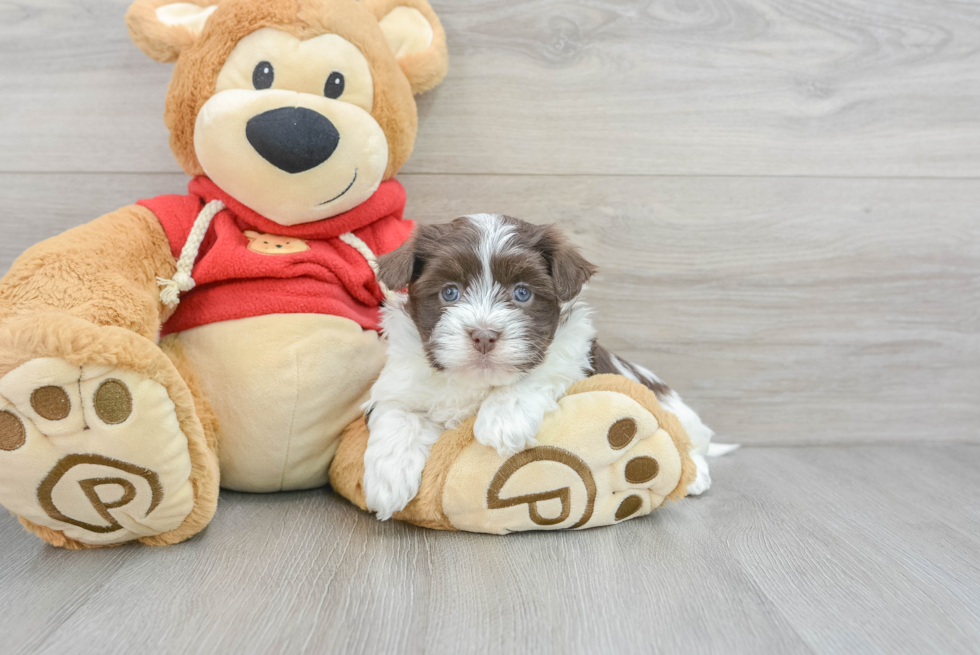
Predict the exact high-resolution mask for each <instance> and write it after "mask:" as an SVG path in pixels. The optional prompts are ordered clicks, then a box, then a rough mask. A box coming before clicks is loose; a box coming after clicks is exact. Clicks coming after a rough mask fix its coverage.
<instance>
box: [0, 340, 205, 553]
mask: <svg viewBox="0 0 980 655" xmlns="http://www.w3.org/2000/svg"><path fill="white" fill-rule="evenodd" d="M190 474H191V461H190V453H189V451H188V447H187V437H186V436H185V435H184V433H183V432H182V431H181V429H180V425H179V423H178V420H177V413H176V408H175V406H174V403H173V401H171V400H170V397H169V395H168V394H167V391H166V389H165V388H164V387H163V386H162V385H160V384H158V383H156V382H153V381H152V380H148V379H146V378H144V377H142V376H141V375H139V374H138V373H135V372H133V371H127V370H122V369H112V368H108V367H87V366H86V367H78V366H73V365H71V364H68V363H67V362H65V361H63V360H60V359H55V358H40V359H34V360H31V361H30V362H28V363H26V364H24V365H23V366H21V367H19V368H17V369H15V370H13V371H11V372H10V373H8V374H7V375H5V376H4V377H3V378H0V504H3V505H4V506H6V507H7V508H8V509H9V510H10V511H12V512H13V513H14V514H17V515H18V516H22V517H24V518H26V519H28V520H29V521H32V522H33V523H37V524H38V525H43V526H45V527H48V528H51V529H54V530H60V531H62V532H64V533H65V535H66V536H68V537H70V538H72V539H75V540H78V541H81V542H84V543H87V544H93V545H105V544H112V543H120V542H124V541H131V540H133V539H136V538H139V537H145V536H151V535H157V534H161V533H163V532H168V531H170V530H173V529H175V528H177V527H178V526H180V524H181V523H182V522H183V521H184V519H185V518H186V517H187V516H188V514H190V512H191V509H192V508H193V505H194V492H193V488H192V486H191V483H190Z"/></svg>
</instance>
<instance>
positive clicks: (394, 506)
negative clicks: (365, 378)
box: [364, 403, 442, 521]
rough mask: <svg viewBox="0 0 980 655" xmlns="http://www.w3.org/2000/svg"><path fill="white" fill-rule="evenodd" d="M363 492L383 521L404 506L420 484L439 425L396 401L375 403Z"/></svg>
mask: <svg viewBox="0 0 980 655" xmlns="http://www.w3.org/2000/svg"><path fill="white" fill-rule="evenodd" d="M368 430H369V431H370V436H369V437H368V445H367V451H366V452H365V453H364V496H365V502H366V503H367V506H368V509H370V510H373V511H375V512H377V517H378V519H380V520H382V521H385V520H387V519H390V518H391V515H392V514H394V513H395V512H399V511H401V510H403V509H405V506H406V505H408V503H409V501H411V500H412V498H414V497H415V494H417V493H418V491H419V485H420V484H422V469H424V468H425V461H426V460H427V459H428V457H429V450H430V449H431V448H432V444H434V443H435V442H436V440H438V439H439V435H441V434H442V428H441V427H440V426H439V425H437V424H435V423H433V422H432V421H429V420H428V419H426V418H425V417H423V416H419V415H418V414H414V413H412V412H410V411H408V410H406V409H405V408H404V407H401V406H399V405H398V404H396V403H378V404H377V405H375V406H374V409H373V410H372V411H371V416H370V418H369V419H368Z"/></svg>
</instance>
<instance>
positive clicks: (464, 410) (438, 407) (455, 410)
mask: <svg viewBox="0 0 980 655" xmlns="http://www.w3.org/2000/svg"><path fill="white" fill-rule="evenodd" d="M429 392H430V394H431V395H430V397H429V402H428V403H427V404H428V407H426V408H425V413H426V414H428V416H429V419H430V420H432V421H433V422H435V423H438V424H439V425H441V426H442V427H443V428H446V429H451V428H455V427H456V426H458V425H459V424H460V423H462V422H463V421H465V420H466V419H468V418H469V417H471V416H474V415H475V414H476V413H477V412H478V411H480V405H482V404H483V401H484V400H485V399H486V397H487V395H489V393H490V389H489V388H480V389H475V388H468V387H460V386H458V385H452V384H442V385H438V388H435V389H430V390H429Z"/></svg>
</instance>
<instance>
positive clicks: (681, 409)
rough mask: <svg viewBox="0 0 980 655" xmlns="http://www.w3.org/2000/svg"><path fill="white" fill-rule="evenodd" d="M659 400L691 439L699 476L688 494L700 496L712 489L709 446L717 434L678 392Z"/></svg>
mask: <svg viewBox="0 0 980 655" xmlns="http://www.w3.org/2000/svg"><path fill="white" fill-rule="evenodd" d="M657 399H658V400H659V401H660V404H661V405H662V406H663V408H664V409H666V410H667V411H668V412H670V413H671V414H673V415H674V416H676V417H677V420H679V421H680V422H681V425H682V426H683V427H684V431H685V432H687V436H688V437H690V439H691V459H692V460H694V465H695V466H697V469H698V474H697V477H696V478H695V479H694V482H692V483H691V484H689V485H688V486H687V493H688V495H691V496H700V495H701V494H703V493H704V492H705V491H707V490H708V489H710V488H711V472H710V471H709V470H708V460H707V459H706V456H707V454H708V446H710V445H711V437H713V436H714V434H715V433H714V430H712V429H711V428H709V427H708V426H707V425H705V424H704V422H703V421H702V420H701V417H700V416H698V415H697V413H696V412H695V411H694V410H693V409H691V408H690V407H688V406H687V404H686V403H685V402H684V401H683V400H681V397H680V396H679V395H677V392H676V391H670V392H668V393H667V394H665V395H664V396H662V397H658V398H657Z"/></svg>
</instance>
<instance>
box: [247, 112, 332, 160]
mask: <svg viewBox="0 0 980 655" xmlns="http://www.w3.org/2000/svg"><path fill="white" fill-rule="evenodd" d="M245 136H246V138H248V142H249V143H250V144H252V147H253V148H255V151H256V152H258V153H259V154H260V155H261V156H262V158H263V159H265V160H266V161H267V162H269V163H270V164H272V165H273V166H275V167H276V168H278V169H280V170H283V171H285V172H287V173H291V174H296V173H303V172H305V171H308V170H311V169H313V168H316V167H317V166H319V165H320V164H322V163H323V162H325V161H327V160H328V159H330V156H331V155H332V154H333V153H334V151H335V150H336V149H337V145H338V144H339V143H340V132H338V131H337V128H336V127H335V126H334V124H333V123H332V122H331V121H330V119H329V118H327V117H326V116H324V115H323V114H321V113H319V112H316V111H313V110H312V109H307V108H305V107H280V108H278V109H272V110H270V111H267V112H265V113H262V114H259V115H258V116H255V117H253V118H251V119H249V121H248V124H247V125H246V127H245Z"/></svg>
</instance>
